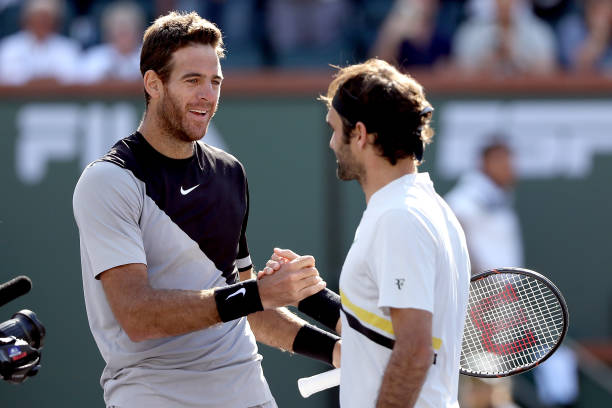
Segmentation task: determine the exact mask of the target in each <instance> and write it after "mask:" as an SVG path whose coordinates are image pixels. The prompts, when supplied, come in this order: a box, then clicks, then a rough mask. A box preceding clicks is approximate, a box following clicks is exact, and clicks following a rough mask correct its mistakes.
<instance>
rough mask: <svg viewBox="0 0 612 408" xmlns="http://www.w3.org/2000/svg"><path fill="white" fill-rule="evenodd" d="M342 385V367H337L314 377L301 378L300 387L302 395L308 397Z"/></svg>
mask: <svg viewBox="0 0 612 408" xmlns="http://www.w3.org/2000/svg"><path fill="white" fill-rule="evenodd" d="M338 385H340V369H339V368H335V369H333V370H330V371H326V372H324V373H321V374H317V375H313V376H312V377H305V378H300V379H299V380H298V388H299V389H300V394H302V397H304V398H308V397H310V396H311V395H312V394H314V393H317V392H319V391H323V390H326V389H328V388H331V387H336V386H338Z"/></svg>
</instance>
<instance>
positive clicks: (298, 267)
mask: <svg viewBox="0 0 612 408" xmlns="http://www.w3.org/2000/svg"><path fill="white" fill-rule="evenodd" d="M257 286H258V289H259V296H260V298H261V303H262V305H263V308H264V309H273V308H276V307H281V306H288V305H293V306H297V304H298V303H299V301H300V300H302V299H305V298H307V297H309V296H311V295H314V294H315V293H318V292H320V291H321V290H323V289H325V286H326V283H325V281H324V280H323V279H321V277H320V276H319V271H317V268H316V267H315V259H314V258H313V257H312V256H310V255H305V256H300V255H298V254H296V253H294V252H293V251H291V250H289V249H278V248H275V249H274V253H273V254H272V256H271V257H270V260H268V262H267V263H266V267H265V268H264V269H263V270H261V271H259V272H258V273H257Z"/></svg>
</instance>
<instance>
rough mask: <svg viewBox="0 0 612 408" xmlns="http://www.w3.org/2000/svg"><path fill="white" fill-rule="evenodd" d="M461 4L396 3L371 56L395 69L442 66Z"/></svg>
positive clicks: (430, 0)
mask: <svg viewBox="0 0 612 408" xmlns="http://www.w3.org/2000/svg"><path fill="white" fill-rule="evenodd" d="M461 7H462V3H461V2H459V1H449V0H447V1H442V0H396V2H395V4H394V6H393V8H392V10H391V12H390V13H389V15H388V16H387V18H386V20H385V22H384V24H383V26H382V28H381V30H380V34H379V36H378V40H377V41H376V44H375V46H374V49H373V50H372V54H373V55H375V56H377V57H379V58H382V59H384V60H387V61H389V62H391V63H393V64H395V65H396V66H399V67H402V68H409V67H415V66H432V65H433V66H436V65H437V66H438V67H442V66H445V65H446V64H445V62H447V59H448V57H449V55H450V50H451V42H452V36H453V34H454V31H455V28H456V27H457V24H458V22H459V17H460V15H461V12H460V11H461Z"/></svg>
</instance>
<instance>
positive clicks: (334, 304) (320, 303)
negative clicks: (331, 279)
mask: <svg viewBox="0 0 612 408" xmlns="http://www.w3.org/2000/svg"><path fill="white" fill-rule="evenodd" d="M340 307H341V302H340V296H338V295H337V294H336V293H334V292H332V291H331V290H329V289H327V288H325V289H323V290H322V291H320V292H317V293H315V294H314V295H312V296H308V297H307V298H306V299H303V300H302V301H300V303H298V310H299V311H300V312H303V313H305V314H306V315H308V316H310V317H312V318H313V319H315V320H316V321H317V322H319V323H321V324H323V325H325V326H326V327H329V328H330V329H332V330H334V331H335V330H336V324H337V323H338V319H339V318H340Z"/></svg>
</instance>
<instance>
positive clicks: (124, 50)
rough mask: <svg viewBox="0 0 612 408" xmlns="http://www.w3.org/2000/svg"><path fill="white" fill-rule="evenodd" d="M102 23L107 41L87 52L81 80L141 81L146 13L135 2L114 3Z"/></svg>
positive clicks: (109, 7) (103, 15)
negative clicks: (141, 50) (141, 45)
mask: <svg viewBox="0 0 612 408" xmlns="http://www.w3.org/2000/svg"><path fill="white" fill-rule="evenodd" d="M101 20H102V21H101V25H102V32H103V36H104V40H105V41H106V42H105V43H103V44H100V45H97V46H94V47H92V48H90V49H89V50H87V51H86V52H85V56H84V58H83V62H82V69H81V70H80V71H81V73H80V75H81V78H80V80H81V81H82V82H85V83H93V82H97V81H102V80H105V79H116V80H121V81H137V80H139V79H140V76H141V75H140V42H141V39H142V34H143V29H144V22H145V16H144V12H143V10H142V9H141V7H140V6H139V5H137V4H135V3H132V2H124V1H120V2H115V3H111V4H110V5H108V6H107V7H106V9H105V10H104V12H103V14H102V18H101Z"/></svg>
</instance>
